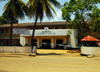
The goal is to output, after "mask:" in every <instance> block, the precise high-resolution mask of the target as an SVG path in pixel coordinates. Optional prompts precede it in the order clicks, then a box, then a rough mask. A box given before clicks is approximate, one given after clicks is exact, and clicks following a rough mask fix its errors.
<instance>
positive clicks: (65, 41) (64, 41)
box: [63, 37, 67, 49]
mask: <svg viewBox="0 0 100 72" xmlns="http://www.w3.org/2000/svg"><path fill="white" fill-rule="evenodd" d="M63 44H67V38H66V37H63ZM64 48H65V49H66V46H64Z"/></svg>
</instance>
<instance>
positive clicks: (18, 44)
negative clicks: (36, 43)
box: [13, 43, 22, 46]
mask: <svg viewBox="0 0 100 72" xmlns="http://www.w3.org/2000/svg"><path fill="white" fill-rule="evenodd" d="M13 46H22V45H21V44H20V43H16V44H13Z"/></svg>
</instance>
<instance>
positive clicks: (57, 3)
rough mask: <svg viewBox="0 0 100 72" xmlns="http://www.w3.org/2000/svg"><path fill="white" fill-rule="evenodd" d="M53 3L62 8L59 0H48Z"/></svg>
mask: <svg viewBox="0 0 100 72" xmlns="http://www.w3.org/2000/svg"><path fill="white" fill-rule="evenodd" d="M48 1H49V2H50V3H51V4H53V5H54V6H55V7H57V8H61V4H60V3H59V2H58V1H57V0H48Z"/></svg>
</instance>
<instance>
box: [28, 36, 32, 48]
mask: <svg viewBox="0 0 100 72" xmlns="http://www.w3.org/2000/svg"><path fill="white" fill-rule="evenodd" d="M28 45H29V46H31V37H29V40H28Z"/></svg>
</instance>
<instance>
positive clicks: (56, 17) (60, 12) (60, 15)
mask: <svg viewBox="0 0 100 72" xmlns="http://www.w3.org/2000/svg"><path fill="white" fill-rule="evenodd" d="M53 20H54V21H59V20H62V11H61V10H60V9H59V10H58V12H57V15H55V16H54V19H53Z"/></svg>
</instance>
